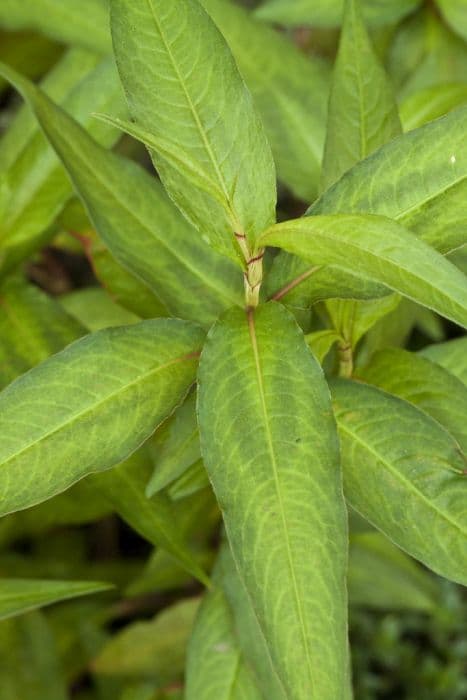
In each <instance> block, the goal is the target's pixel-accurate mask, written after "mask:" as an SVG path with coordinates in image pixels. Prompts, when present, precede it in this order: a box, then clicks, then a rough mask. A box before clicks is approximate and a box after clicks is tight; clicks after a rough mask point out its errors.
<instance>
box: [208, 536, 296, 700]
mask: <svg viewBox="0 0 467 700" xmlns="http://www.w3.org/2000/svg"><path fill="white" fill-rule="evenodd" d="M216 574H217V576H218V577H219V582H220V584H222V588H223V591H224V593H225V596H226V599H227V601H228V603H229V607H230V610H231V612H232V615H233V617H234V623H235V624H234V631H235V634H236V637H237V639H238V641H239V644H240V649H241V650H242V652H243V655H244V657H245V659H247V660H248V663H249V664H251V668H252V669H253V673H254V675H255V678H257V679H258V686H259V687H260V688H261V691H262V693H263V696H264V697H265V698H267V699H268V700H287V697H288V695H287V693H286V691H285V689H284V686H283V684H282V681H281V680H280V678H279V676H278V675H277V671H276V669H275V668H274V663H273V660H272V659H271V655H270V653H269V649H268V644H267V642H266V639H265V637H264V634H263V631H262V629H261V626H260V624H259V621H258V617H257V615H256V613H255V609H254V607H253V605H252V601H251V598H250V597H249V595H248V593H247V591H246V590H245V587H244V584H243V581H242V579H241V578H240V576H239V572H238V569H237V567H236V565H235V562H234V560H233V557H232V554H231V551H230V548H229V546H228V545H227V544H226V543H224V545H223V546H222V547H221V549H220V552H219V556H218V559H217V563H216Z"/></svg>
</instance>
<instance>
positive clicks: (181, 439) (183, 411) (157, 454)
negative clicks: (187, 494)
mask: <svg viewBox="0 0 467 700" xmlns="http://www.w3.org/2000/svg"><path fill="white" fill-rule="evenodd" d="M195 409H196V394H191V395H190V396H189V397H188V399H187V400H186V401H185V403H184V404H182V406H180V407H179V408H178V409H177V410H176V411H175V414H174V415H173V416H172V418H171V419H170V421H169V422H168V423H166V424H165V425H164V426H163V427H162V430H161V431H158V434H156V435H155V438H154V439H153V440H152V441H151V442H150V443H149V450H150V452H151V455H152V461H153V464H154V473H153V475H152V477H151V479H150V481H149V483H148V486H147V494H148V496H152V495H153V494H154V493H156V492H157V491H161V490H162V489H163V488H165V487H166V486H168V485H169V484H171V483H172V482H173V481H175V479H177V478H178V477H179V476H181V475H182V474H183V473H184V472H185V471H186V470H187V469H188V467H191V466H192V465H193V464H194V463H195V462H197V461H198V460H199V459H200V456H201V450H200V445H199V432H198V422H197V419H196V410H195Z"/></svg>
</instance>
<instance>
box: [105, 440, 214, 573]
mask: <svg viewBox="0 0 467 700" xmlns="http://www.w3.org/2000/svg"><path fill="white" fill-rule="evenodd" d="M150 472H151V462H150V460H149V456H148V454H147V453H146V451H145V450H144V448H143V450H138V452H136V453H135V454H134V455H132V456H131V457H130V458H129V459H127V460H126V461H125V462H124V463H123V464H120V465H119V466H117V467H115V468H114V469H111V470H110V471H107V472H105V473H103V474H96V475H95V476H93V477H92V484H93V485H94V486H96V487H97V488H98V489H99V491H100V492H101V493H102V494H103V495H104V496H105V497H106V498H107V500H108V501H109V502H110V503H111V504H112V506H113V508H114V509H115V511H116V512H117V513H118V515H119V516H120V517H121V518H123V520H125V522H127V523H128V524H129V525H130V527H132V528H133V530H135V531H136V532H138V533H139V534H140V535H142V537H144V538H145V539H146V540H148V541H149V542H151V544H153V545H155V546H157V547H162V548H163V549H165V550H166V551H167V552H169V554H171V555H172V556H173V557H175V558H176V559H177V561H178V562H179V563H180V564H181V565H182V566H183V567H184V568H186V569H187V571H189V572H190V573H191V574H192V575H193V576H195V577H196V578H198V579H199V580H200V581H202V582H203V583H205V584H207V585H209V579H208V578H207V576H206V575H205V573H204V571H203V570H202V568H201V567H200V566H199V565H198V564H197V562H196V561H195V559H194V557H193V555H192V554H191V553H190V552H189V550H188V549H187V546H186V544H185V541H184V538H183V536H182V534H181V532H180V529H179V527H178V524H177V522H176V518H175V514H174V512H173V509H172V507H171V502H170V500H169V499H168V497H167V496H166V495H165V494H159V495H157V496H156V497H154V498H151V499H149V498H148V497H147V496H146V493H145V491H146V483H147V477H148V474H150Z"/></svg>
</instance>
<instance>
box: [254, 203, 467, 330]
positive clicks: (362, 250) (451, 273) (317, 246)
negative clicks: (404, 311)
mask: <svg viewBox="0 0 467 700" xmlns="http://www.w3.org/2000/svg"><path fill="white" fill-rule="evenodd" d="M260 243H261V244H262V245H264V246H267V245H273V246H278V247H280V248H282V249H284V250H286V251H288V252H289V253H293V254H294V255H297V256H299V257H302V258H303V259H304V260H306V261H307V262H309V263H312V264H315V265H316V264H318V265H320V264H324V265H338V266H340V267H342V268H344V270H349V271H350V272H352V271H353V270H354V269H355V268H357V269H358V270H359V274H360V275H361V276H362V277H367V278H369V279H373V280H376V281H378V282H381V283H382V284H384V285H386V286H387V287H389V288H390V289H393V290H394V291H396V292H399V293H400V294H403V295H404V296H406V297H408V298H409V299H412V300H413V301H416V302H418V303H420V304H422V305H424V306H427V307H428V308H431V309H433V310H434V311H437V312H438V313H440V314H441V315H443V316H445V317H446V318H450V319H451V320H453V321H455V322H456V323H458V324H459V325H461V326H466V325H467V278H466V277H465V275H463V274H462V273H461V272H460V271H459V270H458V269H456V268H455V267H454V265H452V264H451V263H450V262H448V261H447V260H445V259H444V258H443V257H442V256H441V255H440V254H438V253H437V252H436V251H434V250H432V249H431V248H430V247H429V246H428V245H426V244H425V243H423V241H421V240H419V239H418V238H417V237H416V236H414V235H413V234H411V233H410V231H407V230H406V229H404V228H402V227H401V226H399V224H397V223H396V222H394V221H391V220H390V219H386V218H384V217H377V216H370V215H366V216H359V215H343V214H341V215H335V216H310V217H304V218H302V219H295V220H293V221H289V222H284V223H282V224H278V225H276V226H273V227H272V228H270V229H269V230H268V231H266V232H265V233H263V235H262V236H261V238H260ZM409 251H410V256H408V252H409Z"/></svg>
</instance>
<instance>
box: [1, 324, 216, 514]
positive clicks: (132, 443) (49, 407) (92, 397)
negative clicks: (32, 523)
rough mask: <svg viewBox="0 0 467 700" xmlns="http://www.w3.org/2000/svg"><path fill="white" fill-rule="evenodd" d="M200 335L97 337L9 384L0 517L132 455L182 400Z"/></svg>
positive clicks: (174, 330)
mask: <svg viewBox="0 0 467 700" xmlns="http://www.w3.org/2000/svg"><path fill="white" fill-rule="evenodd" d="M203 335H204V334H203V333H202V331H201V330H200V329H199V328H198V327H195V326H193V325H191V324H190V323H187V322H183V321H177V320H172V319H170V320H168V319H158V320H155V321H144V322H142V323H139V324H136V325H133V326H128V327H122V328H112V329H108V330H105V331H99V332H98V333H95V334H93V335H90V336H87V337H86V338H83V339H82V340H79V341H77V342H76V343H74V344H73V345H71V346H69V347H68V348H66V349H65V350H63V351H62V352H61V353H59V354H57V355H54V356H53V357H52V358H50V359H49V360H46V362H44V363H43V364H41V365H39V366H38V367H36V368H35V369H33V370H31V371H30V372H28V373H27V374H25V375H23V376H22V377H20V378H19V379H17V380H16V381H15V382H13V384H10V386H9V387H7V388H6V389H5V390H4V391H3V392H2V393H1V394H0V433H1V435H2V442H1V446H0V491H1V493H2V500H1V507H0V513H1V514H2V515H5V514H6V513H9V512H12V511H14V510H20V509H22V508H27V507H29V506H32V505H34V504H36V503H40V502H41V501H43V500H46V499H47V498H50V497H51V496H53V495H55V494H57V493H59V492H60V491H64V490H65V489H66V488H68V487H69V486H71V484H73V483H74V482H75V481H77V480H78V479H80V478H82V477H83V476H85V475H86V474H89V473H90V472H93V471H99V470H103V469H107V468H109V467H112V466H114V465H115V464H117V463H118V462H120V461H122V460H123V459H125V458H126V457H127V456H128V455H129V454H130V453H132V452H133V451H134V450H135V449H136V448H137V447H139V445H141V444H142V442H144V440H146V438H148V437H149V435H150V434H151V433H152V432H153V431H154V429H155V427H156V426H157V425H158V424H159V423H160V422H161V421H162V420H163V419H164V418H166V417H167V416H168V415H170V413H171V412H172V411H173V410H174V408H175V407H176V406H177V404H178V403H180V401H181V400H182V399H183V397H184V394H185V393H186V392H187V391H188V388H189V386H190V384H191V383H192V382H193V379H194V374H195V368H196V365H197V353H198V352H199V349H200V345H201V344H202V341H203ZM90 426H92V431H90Z"/></svg>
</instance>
